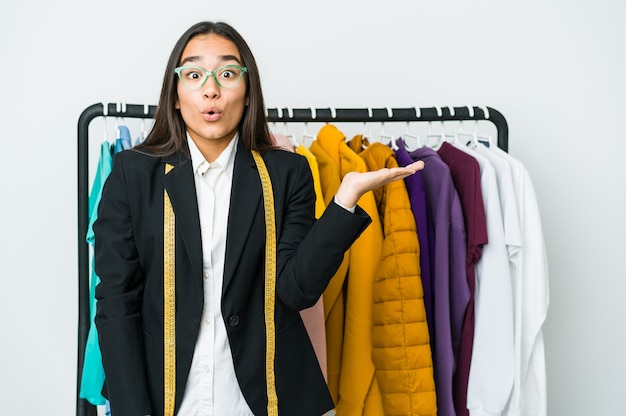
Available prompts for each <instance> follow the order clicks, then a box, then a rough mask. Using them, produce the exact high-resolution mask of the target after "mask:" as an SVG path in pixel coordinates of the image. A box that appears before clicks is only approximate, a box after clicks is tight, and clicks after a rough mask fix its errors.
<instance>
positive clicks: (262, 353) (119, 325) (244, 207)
mask: <svg viewBox="0 0 626 416" xmlns="http://www.w3.org/2000/svg"><path fill="white" fill-rule="evenodd" d="M253 151H259V152H260V153H261V154H262V158H263V161H264V164H265V165H266V166H267V170H268V172H269V177H270V179H271V184H272V188H273V198H274V211H275V223H276V227H275V228H276V247H277V248H276V253H277V259H276V286H275V294H274V299H273V301H274V302H275V305H274V314H273V316H272V318H273V322H274V325H275V332H273V333H272V334H269V335H272V336H273V335H275V358H274V359H275V362H274V366H273V368H274V377H275V390H276V393H277V397H278V411H279V414H281V415H311V416H320V415H322V414H324V413H325V412H327V411H328V410H330V409H332V408H333V403H332V400H331V398H330V395H329V393H328V390H327V388H326V385H325V381H324V378H323V376H322V372H321V370H320V368H319V365H318V363H317V360H316V356H315V353H314V351H313V348H312V346H311V343H310V340H309V338H308V336H307V333H306V330H305V328H304V326H303V323H302V320H301V318H300V314H299V311H300V310H302V309H305V308H307V307H310V306H312V305H313V304H314V303H315V302H316V301H317V299H318V298H319V297H320V295H321V294H322V292H323V291H324V289H325V287H326V285H327V284H328V282H329V280H330V279H331V277H332V276H333V274H334V272H335V271H336V269H337V267H338V266H339V264H340V262H341V259H342V257H343V254H344V252H345V250H347V248H348V247H349V246H350V245H351V244H352V243H353V242H354V240H356V238H357V237H358V236H359V234H360V233H361V232H362V231H363V230H364V229H365V227H367V225H368V224H369V221H370V219H369V217H368V216H367V214H366V213H365V212H364V211H363V210H362V209H360V208H359V207H358V206H356V203H357V201H358V199H359V198H360V196H361V195H363V194H364V193H365V192H367V191H369V190H371V189H374V188H376V187H378V186H381V185H383V184H385V183H387V182H389V181H392V180H398V179H402V178H404V177H406V176H408V175H410V174H412V173H415V172H416V171H417V170H419V169H421V168H422V167H423V164H422V163H421V162H417V163H415V164H413V165H410V166H407V167H406V168H398V169H392V170H388V169H384V170H380V171H376V172H368V173H356V172H353V173H349V174H348V175H346V176H345V177H344V179H343V181H342V184H341V186H340V188H339V190H338V192H337V194H336V195H335V200H334V202H333V203H331V204H330V205H329V206H328V207H327V209H326V211H325V213H324V214H323V215H322V217H321V218H320V219H319V220H317V221H315V219H314V204H315V193H314V188H313V180H312V175H311V171H310V168H309V165H308V164H307V162H306V160H305V159H304V158H303V157H301V156H299V155H297V154H294V153H291V152H286V151H282V150H279V149H277V148H275V147H274V146H273V143H272V140H271V136H270V134H269V131H268V128H267V123H266V120H265V116H264V101H263V96H262V92H261V85H260V80H259V72H258V69H257V66H256V63H255V60H254V57H253V55H252V53H251V51H250V49H249V47H248V46H247V44H246V42H245V41H244V39H243V38H242V37H241V36H240V35H239V34H238V33H237V32H236V31H235V30H234V29H233V28H232V27H230V26H229V25H227V24H225V23H220V22H218V23H213V22H202V23H198V24H196V25H194V26H192V27H191V28H190V29H188V30H187V31H186V32H185V33H184V34H183V35H182V37H181V38H180V39H179V40H178V42H177V43H176V45H175V47H174V49H173V51H172V53H171V55H170V58H169V61H168V64H167V68H166V71H165V77H164V81H163V89H162V92H161V96H160V99H159V105H158V107H157V111H156V114H155V124H154V127H153V129H152V131H151V132H150V134H149V135H148V137H147V138H146V140H145V142H144V143H143V144H142V145H140V146H137V147H135V148H134V149H131V150H129V151H125V152H121V153H119V154H117V155H116V157H115V160H114V166H113V170H112V172H111V174H110V175H109V178H108V179H107V183H106V185H105V187H104V190H103V193H102V200H101V203H100V207H99V212H98V220H97V221H96V223H95V224H94V232H95V236H96V238H95V240H96V242H95V267H96V272H97V274H98V276H99V277H100V279H101V283H100V285H99V286H98V287H97V289H96V298H97V300H98V302H97V315H96V325H97V328H98V333H99V341H100V348H101V351H102V357H103V365H104V369H105V373H106V377H107V380H106V388H105V389H106V392H105V396H106V397H107V398H108V399H109V401H110V404H111V413H112V415H113V416H124V415H133V416H143V415H149V414H152V415H163V414H167V415H168V416H169V415H171V414H172V413H173V414H177V415H196V414H204V413H201V409H206V410H207V412H208V413H206V414H216V415H265V414H267V412H268V393H267V391H268V390H267V389H268V384H267V382H266V376H267V374H266V371H265V368H266V367H265V364H266V335H268V334H266V321H265V309H264V307H265V306H264V305H265V304H264V300H265V293H264V291H265V266H266V251H265V248H266V244H265V243H266V220H265V209H264V199H263V195H264V194H263V190H262V184H261V180H260V178H259V175H260V171H259V170H258V169H260V168H257V165H256V163H255V159H254V158H253V155H252V152H253ZM170 206H171V210H172V212H173V215H171V216H168V214H167V213H168V212H169V211H168V210H169V209H170V208H169V207H170ZM172 218H174V219H173V220H172ZM170 220H172V221H174V224H175V226H172V225H171V223H170V222H169V221H170ZM168 224H170V225H169V227H170V228H168ZM170 237H171V241H170ZM168 250H169V251H168ZM168 253H175V254H174V257H173V259H172V261H171V263H172V264H171V265H170V266H171V268H168V266H167V265H168V264H169V263H167V255H168ZM164 262H166V263H165V265H164ZM168 270H170V271H171V270H173V272H168ZM170 274H173V275H175V284H173V285H172V284H170V285H169V286H168V283H167V281H168V280H167V279H168V277H167V276H169V275H170ZM164 279H165V282H166V283H164ZM168 291H172V292H168ZM174 291H175V295H170V294H169V293H174ZM164 293H165V294H164ZM170 298H172V299H170ZM170 301H171V302H174V303H175V319H174V321H173V323H171V322H170V320H169V319H170V318H168V315H167V309H168V308H169V306H167V305H168V304H170V303H168V302H170ZM174 327H175V329H174ZM168 334H169V335H171V334H175V335H174V336H175V343H173V345H172V344H167V345H165V346H164V343H165V342H166V341H165V340H167V339H168ZM168 351H169V353H168ZM171 351H175V352H174V355H173V356H172V355H171V354H172V353H171ZM168 354H169V355H168ZM168 357H169V358H168ZM173 357H175V358H173ZM164 386H165V387H164ZM168 386H169V387H168ZM270 387H271V386H270ZM270 396H271V395H270Z"/></svg>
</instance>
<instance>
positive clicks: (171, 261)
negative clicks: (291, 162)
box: [163, 150, 278, 416]
mask: <svg viewBox="0 0 626 416" xmlns="http://www.w3.org/2000/svg"><path fill="white" fill-rule="evenodd" d="M252 156H253V157H254V161H255V163H256V165H257V168H258V170H259V176H260V177H261V186H262V188H263V205H264V208H265V233H266V242H265V304H264V311H265V331H266V335H265V378H266V384H267V414H268V416H278V396H277V394H276V380H275V374H274V361H275V356H276V338H275V333H276V331H275V326H276V325H275V322H274V307H275V294H276V218H275V214H274V193H273V191H272V181H271V179H270V175H269V173H268V171H267V167H266V166H265V162H264V161H263V158H262V157H261V155H260V154H259V152H257V151H256V150H253V151H252ZM173 167H174V166H172V165H170V164H169V163H168V164H166V165H165V174H166V175H167V174H168V173H169V171H170V170H172V168H173ZM175 231H176V221H175V216H174V209H173V208H172V203H171V201H170V198H169V195H168V194H167V191H166V190H164V198H163V282H164V283H163V284H164V287H163V290H164V296H163V314H164V316H163V327H164V328H163V329H164V336H163V339H164V356H163V369H164V394H165V407H164V410H165V415H166V416H173V415H174V404H175V397H176V250H175V240H176V234H175Z"/></svg>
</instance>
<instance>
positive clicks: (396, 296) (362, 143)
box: [348, 135, 437, 416]
mask: <svg viewBox="0 0 626 416" xmlns="http://www.w3.org/2000/svg"><path fill="white" fill-rule="evenodd" d="M348 145H349V146H350V148H351V149H352V150H354V151H355V152H357V153H358V154H359V156H361V157H362V158H363V160H364V161H365V164H366V166H367V168H368V169H369V170H377V169H380V168H393V167H398V163H397V161H396V158H395V154H394V152H393V150H391V149H390V148H389V147H388V146H385V145H383V144H381V143H373V144H371V145H369V143H368V142H367V139H365V140H363V137H362V136H360V135H359V136H355V137H354V138H353V139H352V140H351V141H350V142H349V143H348ZM426 169H428V167H426ZM374 197H375V199H376V203H377V206H378V213H379V215H380V219H381V222H382V225H383V234H384V240H383V247H382V254H381V257H380V262H379V263H378V267H377V270H376V277H375V280H374V287H373V296H374V306H373V313H372V317H373V332H372V344H373V348H372V361H373V363H374V366H375V368H376V380H377V381H378V386H379V388H380V392H381V395H382V401H383V407H384V410H385V415H386V416H400V415H402V416H409V415H411V416H414V415H420V416H425V415H433V416H434V415H436V414H437V399H436V393H435V382H434V375H433V362H432V354H431V349H430V342H429V332H428V325H427V322H426V309H425V307H424V293H423V290H422V281H421V278H420V265H419V242H418V239H417V228H416V226H415V218H414V216H413V214H412V211H411V205H410V200H409V195H408V193H407V190H406V186H405V185H404V182H403V181H395V182H391V183H389V184H387V185H385V186H383V187H380V188H378V189H376V190H374Z"/></svg>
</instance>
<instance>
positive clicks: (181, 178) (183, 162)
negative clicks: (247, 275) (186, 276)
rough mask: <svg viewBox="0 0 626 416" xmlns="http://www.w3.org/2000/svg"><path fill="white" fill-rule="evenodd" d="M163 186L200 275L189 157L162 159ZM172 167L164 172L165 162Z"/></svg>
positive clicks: (198, 225)
mask: <svg viewBox="0 0 626 416" xmlns="http://www.w3.org/2000/svg"><path fill="white" fill-rule="evenodd" d="M163 162H164V166H163V173H164V176H163V186H164V187H165V189H166V190H167V194H168V195H169V197H170V201H171V203H172V208H173V209H174V214H175V215H176V228H177V229H178V234H179V235H180V236H181V237H182V240H183V243H184V245H185V250H186V251H187V254H188V256H189V259H190V261H191V265H192V267H193V269H194V271H195V272H196V273H197V275H199V276H201V275H202V237H201V234H200V216H199V214H198V204H197V203H196V201H197V199H196V186H195V182H194V178H193V168H192V164H191V160H190V159H189V158H187V157H185V156H183V155H180V154H175V155H172V156H169V157H167V158H164V159H163ZM166 163H167V164H170V165H173V166H174V167H173V168H172V169H171V170H169V172H168V173H167V174H165V164H166Z"/></svg>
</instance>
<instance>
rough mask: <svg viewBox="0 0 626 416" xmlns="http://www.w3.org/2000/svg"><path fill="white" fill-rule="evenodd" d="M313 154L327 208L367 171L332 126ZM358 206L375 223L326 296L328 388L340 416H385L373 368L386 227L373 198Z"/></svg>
mask: <svg viewBox="0 0 626 416" xmlns="http://www.w3.org/2000/svg"><path fill="white" fill-rule="evenodd" d="M310 150H311V152H312V153H313V154H314V155H315V157H316V159H317V162H318V166H319V172H320V179H321V182H322V189H323V192H324V197H325V198H326V203H327V204H328V203H329V202H330V200H331V199H332V198H333V197H334V195H335V193H336V191H337V188H338V187H339V183H340V180H341V178H343V176H344V175H345V174H346V173H348V172H351V171H359V172H365V171H367V167H366V166H365V162H364V161H363V159H361V158H360V157H359V156H358V155H357V154H356V153H355V152H354V151H352V150H350V148H349V147H348V145H347V144H346V142H345V135H344V134H343V133H342V132H341V131H339V130H338V129H337V128H336V127H335V126H333V125H331V124H327V125H325V126H324V127H322V128H321V129H320V131H319V132H318V135H317V138H316V140H315V141H314V142H313V143H312V145H311V147H310ZM358 204H359V206H360V207H361V208H363V209H364V210H365V211H366V212H367V213H368V214H369V216H370V217H371V219H372V223H371V224H370V225H369V227H367V229H366V230H365V231H364V232H363V233H362V234H361V236H360V237H359V238H358V239H357V240H356V241H355V243H354V244H353V245H352V247H351V249H350V250H349V251H348V252H347V253H346V256H345V257H344V263H343V264H342V268H340V271H339V272H338V273H337V274H335V277H334V278H333V279H332V280H331V283H330V285H329V286H328V288H327V289H326V291H325V292H324V306H325V309H326V311H327V320H326V340H327V341H326V342H327V345H328V385H329V389H330V391H331V395H332V396H333V400H334V401H335V404H336V408H335V411H336V415H337V416H362V415H365V416H370V415H371V416H384V415H385V413H384V411H383V408H382V401H381V397H380V391H379V388H378V383H377V381H376V378H375V376H374V373H375V369H374V364H373V363H372V307H373V293H372V289H373V284H374V277H375V272H376V269H377V264H378V259H379V258H380V253H381V250H382V240H383V236H382V227H381V224H380V217H379V215H378V210H377V208H376V201H375V200H374V195H373V193H372V192H368V193H366V194H365V195H363V197H361V199H360V200H359V202H358ZM348 264H349V268H348V267H347V266H348ZM346 270H347V271H346ZM340 272H343V273H344V274H341V273H340ZM344 299H345V304H344Z"/></svg>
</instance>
